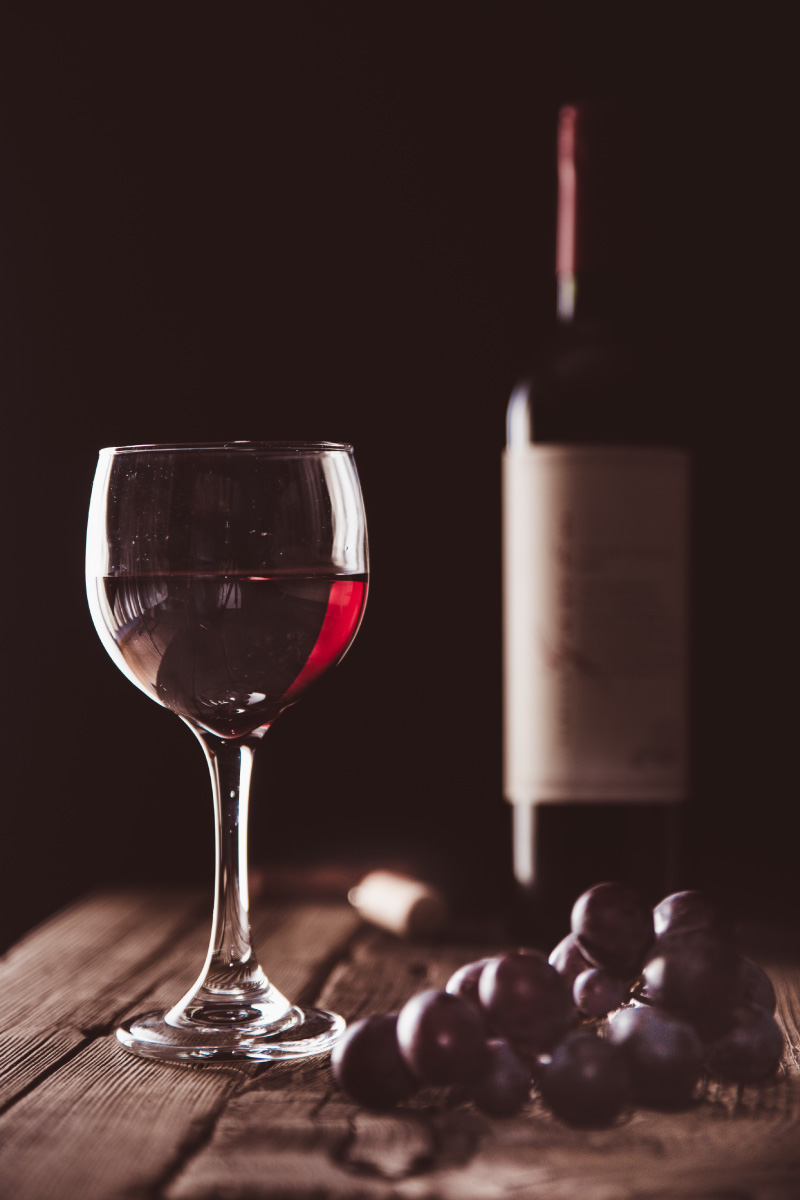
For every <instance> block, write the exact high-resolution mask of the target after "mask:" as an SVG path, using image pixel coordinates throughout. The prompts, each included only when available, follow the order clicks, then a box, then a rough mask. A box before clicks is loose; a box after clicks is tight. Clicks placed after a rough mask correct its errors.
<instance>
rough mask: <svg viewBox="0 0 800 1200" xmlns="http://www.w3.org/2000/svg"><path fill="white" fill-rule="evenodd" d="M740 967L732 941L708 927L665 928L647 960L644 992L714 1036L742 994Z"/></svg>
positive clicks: (702, 1030)
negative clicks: (675, 931)
mask: <svg viewBox="0 0 800 1200" xmlns="http://www.w3.org/2000/svg"><path fill="white" fill-rule="evenodd" d="M738 971H739V956H738V955H737V954H736V952H735V951H734V950H733V948H732V947H731V946H730V945H728V944H727V943H725V942H722V941H720V940H719V939H717V938H714V937H710V936H708V935H707V934H704V933H694V934H691V935H689V934H687V935H686V936H682V935H676V936H672V935H666V934H665V935H663V936H662V937H661V938H659V939H658V942H657V943H656V946H655V947H654V950H653V953H652V956H651V958H650V960H649V961H648V962H647V963H646V964H645V968H644V971H643V973H642V979H643V988H642V990H641V995H642V996H643V998H644V999H646V1000H647V1001H649V1003H651V1004H655V1005H657V1006H658V1007H660V1008H665V1009H667V1010H668V1011H669V1012H673V1013H675V1014H676V1015H678V1016H680V1017H683V1019H684V1020H687V1021H689V1022H690V1023H691V1024H692V1025H694V1026H695V1028H696V1029H697V1031H698V1032H699V1033H700V1035H701V1036H702V1037H704V1038H705V1037H713V1036H715V1035H716V1034H718V1033H719V1032H721V1031H722V1030H723V1028H724V1027H725V1025H726V1022H727V1021H728V1019H729V1013H730V1010H731V1008H732V1007H733V1004H734V1003H735V1002H736V1000H737V999H738V994H739V986H738Z"/></svg>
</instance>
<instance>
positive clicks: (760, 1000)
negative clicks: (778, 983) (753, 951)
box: [739, 957, 778, 1014]
mask: <svg viewBox="0 0 800 1200" xmlns="http://www.w3.org/2000/svg"><path fill="white" fill-rule="evenodd" d="M739 996H740V998H741V999H742V1000H743V1001H744V1002H745V1003H746V1004H757V1005H758V1006H759V1008H763V1009H764V1010H765V1011H766V1012H768V1013H770V1014H772V1013H774V1012H775V1009H776V1008H777V1007H778V998H777V996H776V995H775V988H774V987H773V986H772V980H771V979H770V977H769V975H768V974H767V973H766V971H764V970H762V968H761V967H760V966H759V965H758V963H754V962H753V961H752V959H750V958H744V957H742V958H740V959H739Z"/></svg>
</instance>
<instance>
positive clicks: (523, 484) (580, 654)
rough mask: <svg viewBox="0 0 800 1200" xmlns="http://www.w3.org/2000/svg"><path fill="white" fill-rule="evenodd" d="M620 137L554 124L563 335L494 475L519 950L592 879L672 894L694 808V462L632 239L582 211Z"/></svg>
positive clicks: (511, 427) (560, 917)
mask: <svg viewBox="0 0 800 1200" xmlns="http://www.w3.org/2000/svg"><path fill="white" fill-rule="evenodd" d="M587 126H588V135H589V136H588V145H587V137H586V136H585V135H586V127H587ZM613 133H614V131H613V130H612V133H611V134H609V128H608V120H607V117H606V115H605V114H604V121H603V122H602V123H601V125H600V135H599V138H598V136H597V129H596V128H593V127H592V125H591V124H590V122H588V121H585V122H584V128H583V135H581V113H580V112H579V111H578V110H575V109H574V108H570V109H568V110H562V120H561V123H560V132H559V182H560V187H559V230H558V234H557V247H558V249H557V278H558V281H559V300H558V321H557V324H556V326H555V328H554V331H553V336H552V338H551V339H550V347H549V353H548V354H547V355H546V356H542V357H541V358H540V361H539V362H538V363H537V364H536V366H535V368H534V370H533V372H532V373H531V375H530V376H529V377H528V378H527V379H525V380H524V381H523V382H522V383H520V384H519V385H518V386H517V388H516V389H515V391H514V393H513V394H512V397H511V400H510V403H509V408H508V422H507V444H506V449H505V452H504V462H503V658H504V671H503V675H504V715H503V731H504V792H505V796H506V799H507V800H508V801H510V802H511V804H512V805H513V812H514V822H513V829H514V835H513V836H514V874H515V878H516V881H517V885H518V888H519V891H520V897H521V900H522V902H523V911H524V912H525V913H526V924H527V926H528V929H527V932H528V936H533V937H536V935H539V937H540V939H541V940H542V941H543V942H546V941H547V940H550V941H551V943H552V942H553V940H554V939H557V938H558V937H560V936H562V935H563V934H564V933H565V932H566V931H567V928H568V925H567V922H568V916H569V909H570V906H571V903H572V902H573V901H574V900H575V898H576V897H577V895H578V894H579V893H580V892H581V891H582V890H584V889H585V888H586V887H589V886H591V885H592V884H594V883H598V882H601V881H603V880H608V879H615V880H620V881H622V882H627V883H630V884H632V885H633V886H635V887H637V888H638V889H639V890H640V891H641V892H642V894H643V895H644V896H645V897H646V898H648V899H650V900H651V901H652V902H653V903H655V902H656V901H658V900H659V899H660V898H661V897H662V896H663V895H665V894H667V892H668V891H670V890H674V888H675V887H676V886H677V885H678V882H679V873H678V872H679V866H678V861H677V860H678V850H679V842H680V824H681V819H680V818H681V806H682V803H683V801H684V800H685V798H686V796H687V794H688V777H689V767H688V756H689V749H688V669H689V663H688V645H689V628H688V618H689V605H688V594H689V584H688V576H687V572H688V561H689V550H688V537H689V465H688V456H687V455H686V453H685V451H684V449H683V448H682V447H681V445H680V431H679V429H678V428H677V427H676V426H677V425H678V424H679V421H675V417H676V414H677V410H678V406H677V405H676V406H671V405H670V404H669V403H668V402H666V403H665V401H664V399H663V398H662V399H661V401H660V402H659V401H658V400H657V399H656V397H655V395H654V394H653V393H654V391H655V388H654V386H653V384H654V381H653V377H652V372H650V371H648V369H647V367H646V356H644V355H643V354H642V352H641V347H640V345H639V344H638V342H637V338H636V336H635V335H632V334H631V323H630V322H627V321H626V320H625V304H624V301H625V298H626V296H627V297H628V299H629V300H630V288H629V285H628V284H626V281H625V279H624V272H620V275H618V276H616V277H615V275H614V268H615V266H616V267H619V266H620V263H623V264H624V263H625V262H626V261H629V260H630V256H629V254H627V257H626V255H621V256H618V257H615V256H614V253H613V245H611V244H609V240H608V239H609V238H610V239H611V241H612V242H613V237H614V236H619V232H618V231H619V230H624V232H625V236H626V237H627V235H628V226H627V225H626V223H625V222H624V221H620V219H619V214H618V213H617V214H616V217H615V219H616V225H615V228H616V230H617V233H616V234H614V231H613V230H611V232H610V224H609V222H608V221H604V222H601V223H600V225H599V226H598V225H596V224H595V225H594V226H593V224H592V211H591V210H590V211H589V212H588V213H587V211H586V203H587V201H589V200H592V201H596V202H597V207H598V211H600V212H601V213H602V212H609V211H610V210H611V207H612V203H611V201H612V199H613V196H611V197H610V196H609V195H608V194H605V195H604V194H603V189H606V192H607V190H608V189H609V188H611V187H612V186H613V185H614V183H615V180H614V173H613V172H609V171H606V170H603V171H598V168H597V158H592V150H593V146H592V138H591V135H592V134H594V136H595V142H594V148H596V146H597V144H598V140H599V142H600V148H601V150H607V149H608V147H609V145H611V146H612V149H613V150H614V153H612V154H611V155H610V160H611V162H612V163H614V162H618V161H619V159H620V151H619V139H617V141H616V142H615V140H614V136H613ZM625 148H626V149H627V148H628V143H627V142H625ZM599 157H600V160H601V163H602V160H603V155H602V154H601V155H600V156H599ZM608 159H609V155H606V160H608ZM598 175H599V180H598ZM617 176H619V172H617ZM587 178H588V183H587ZM619 182H620V181H619V178H618V177H617V179H616V183H617V184H619ZM589 184H591V185H592V186H589ZM581 197H583V208H581V207H580V201H581ZM621 204H622V205H623V207H624V196H623V197H622V199H621ZM598 229H599V231H600V236H598ZM603 237H605V239H606V240H605V241H603ZM581 255H583V260H582V261H581V258H580V256H581ZM582 266H585V267H588V268H590V269H587V270H584V271H583V272H582V271H581V267H582ZM594 268H598V269H594ZM673 421H674V426H673V427H672V428H671V427H670V423H671V422H673Z"/></svg>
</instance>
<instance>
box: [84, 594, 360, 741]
mask: <svg viewBox="0 0 800 1200" xmlns="http://www.w3.org/2000/svg"><path fill="white" fill-rule="evenodd" d="M97 585H98V601H99V604H100V606H101V609H102V611H103V614H104V619H105V623H106V626H107V628H108V629H109V632H110V633H111V636H112V637H113V639H114V641H115V643H116V645H117V647H118V648H119V651H120V653H121V655H122V657H123V659H124V661H125V665H126V667H127V668H128V671H129V672H130V674H131V675H133V676H134V677H135V679H136V682H137V683H138V684H139V685H140V687H142V688H143V689H144V690H145V691H147V692H149V693H150V694H151V695H153V696H154V697H155V698H156V699H157V700H159V701H160V702H161V703H162V704H163V705H164V707H165V708H168V709H170V710H171V711H172V712H175V713H177V714H178V716H180V717H184V718H187V719H189V720H192V721H195V722H196V723H197V724H198V725H200V726H202V727H203V729H207V730H209V731H210V732H211V733H215V734H217V736H218V737H223V738H237V737H243V736H245V735H246V734H249V733H252V732H253V730H255V729H258V728H259V727H260V726H262V725H269V724H271V723H272V722H273V721H274V720H275V718H276V717H277V716H278V715H279V714H280V713H281V712H282V711H283V710H284V709H285V708H287V707H288V706H289V705H291V704H294V703H295V701H296V700H298V699H299V697H300V695H301V693H302V692H304V691H305V690H306V688H307V687H308V686H309V685H310V684H311V683H313V682H314V680H316V679H318V678H319V677H320V676H321V675H322V674H323V673H324V672H325V671H327V670H328V668H329V667H331V666H333V665H334V664H335V663H337V662H338V661H339V659H340V658H341V657H342V655H343V654H344V652H345V651H346V650H347V648H348V646H349V645H350V643H351V641H352V640H353V638H354V637H355V634H356V631H357V629H358V626H359V623H360V621H361V615H362V613H363V611H364V605H365V603H366V597H367V580H366V576H364V575H350V576H340V577H328V576H324V575H317V576H314V575H308V576H304V575H275V576H248V575H192V574H176V575H137V576H134V577H127V576H121V577H120V576H117V577H114V576H112V577H106V578H104V579H102V580H98V581H97Z"/></svg>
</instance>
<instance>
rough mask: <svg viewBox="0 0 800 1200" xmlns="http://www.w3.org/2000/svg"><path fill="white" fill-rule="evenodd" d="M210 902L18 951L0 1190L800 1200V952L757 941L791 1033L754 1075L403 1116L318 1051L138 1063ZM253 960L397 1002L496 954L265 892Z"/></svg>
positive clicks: (188, 976) (107, 1194) (87, 908)
mask: <svg viewBox="0 0 800 1200" xmlns="http://www.w3.org/2000/svg"><path fill="white" fill-rule="evenodd" d="M208 922H209V913H208V902H207V898H203V897H196V896H187V895H186V894H185V893H181V894H158V895H156V894H153V893H152V892H151V893H144V892H114V893H104V894H101V895H96V896H93V897H90V898H88V899H87V900H85V901H82V902H80V903H78V904H76V905H74V906H72V907H71V908H69V909H67V910H65V911H64V912H63V913H60V914H58V915H57V916H56V917H54V918H53V919H52V920H50V921H49V922H48V923H47V924H45V925H43V926H42V927H40V928H39V929H38V930H35V931H34V932H33V933H32V934H30V935H29V936H28V937H27V938H26V939H25V940H24V941H22V942H21V943H20V944H19V945H18V946H16V947H15V948H14V949H12V950H11V951H10V952H9V954H8V955H7V956H6V958H5V960H4V963H3V970H2V986H1V987H0V1029H2V1041H1V1042H0V1106H1V1108H0V1112H1V1113H2V1115H0V1196H2V1197H3V1198H4V1200H5V1198H8V1200H12V1198H13V1200H94V1198H97V1200H112V1198H115V1197H119V1198H120V1200H121V1198H123V1197H124V1198H125V1200H137V1198H141V1200H145V1198H147V1200H201V1198H203V1200H212V1198H213V1200H245V1198H246V1197H303V1198H311V1197H315V1198H323V1197H342V1198H346V1200H357V1198H359V1197H370V1198H372V1197H376V1198H377V1197H387V1198H388V1197H392V1198H395V1200H429V1198H434V1197H442V1198H443V1200H445V1198H446V1200H450V1198H452V1200H484V1198H485V1200H499V1198H503V1197H515V1198H522V1200H678V1198H680V1200H798V1198H800V1035H799V1034H798V1028H799V1027H800V962H798V960H797V959H794V960H792V958H791V957H789V958H787V957H781V956H777V957H776V956H774V955H772V956H770V955H769V954H767V955H764V954H762V955H760V957H761V961H762V963H763V965H764V966H766V968H767V969H768V970H769V971H770V974H771V975H772V978H773V981H774V982H775V985H776V988H777V991H778V994H779V1004H780V1007H779V1019H780V1021H781V1024H782V1026H783V1028H784V1030H785V1032H786V1035H787V1047H786V1052H785V1055H784V1060H783V1065H782V1068H781V1072H780V1075H779V1077H778V1078H776V1079H775V1081H774V1082H770V1083H768V1084H766V1085H764V1086H761V1087H747V1088H743V1089H737V1088H736V1087H724V1086H721V1085H719V1084H717V1083H711V1084H709V1085H707V1087H706V1088H705V1090H704V1092H703V1095H702V1097H701V1098H700V1099H699V1100H698V1102H697V1104H696V1105H695V1106H694V1107H693V1108H692V1109H691V1110H690V1111H684V1112H679V1113H669V1114H664V1113H658V1112H653V1111H647V1110H638V1111H635V1112H632V1113H630V1114H628V1115H627V1116H626V1117H625V1118H624V1119H622V1120H621V1121H620V1122H618V1124H617V1125H616V1126H615V1127H613V1128H611V1129H605V1130H597V1131H594V1130H593V1131H589V1132H587V1131H581V1130H575V1129H571V1128H570V1127H568V1126H566V1125H564V1124H562V1123H561V1122H560V1121H558V1120H557V1119H555V1118H554V1117H552V1116H551V1115H550V1114H549V1113H548V1112H547V1111H546V1110H545V1109H544V1108H543V1107H542V1105H541V1103H540V1101H539V1100H538V1099H537V1098H536V1095H535V1093H534V1095H533V1096H532V1098H531V1101H530V1102H529V1104H528V1106H527V1107H526V1109H525V1111H524V1112H523V1113H522V1114H520V1115H519V1116H518V1117H514V1118H510V1119H505V1120H500V1119H496V1120H495V1119H490V1118H488V1117H485V1116H482V1115H481V1114H480V1113H478V1112H477V1111H476V1110H475V1109H474V1108H472V1107H471V1106H470V1105H469V1104H467V1103H466V1102H464V1101H463V1100H461V1099H458V1098H456V1097H447V1096H445V1095H442V1094H440V1093H437V1092H434V1091H429V1092H423V1093H421V1094H420V1095H419V1096H418V1097H417V1098H415V1099H414V1101H413V1102H410V1103H408V1104H407V1105H405V1106H403V1107H402V1108H401V1109H398V1110H397V1111H395V1112H392V1113H389V1114H374V1113H370V1112H366V1111H363V1110H360V1109H359V1108H358V1107H356V1106H355V1105H353V1104H351V1103H350V1102H349V1101H348V1100H347V1099H346V1098H345V1097H344V1096H343V1095H342V1094H341V1093H339V1092H338V1091H337V1089H336V1087H335V1085H334V1083H333V1080H332V1077H331V1073H330V1069H329V1067H328V1065H327V1062H325V1061H319V1060H315V1061H310V1062H306V1063H305V1064H302V1065H296V1064H283V1063H281V1064H276V1065H271V1066H256V1065H244V1066H238V1065H237V1066H233V1067H216V1068H215V1067H203V1066H199V1067H181V1066H171V1065H163V1064H160V1063H154V1062H146V1061H142V1060H139V1059H135V1058H133V1057H131V1056H129V1055H128V1054H126V1053H125V1052H124V1051H123V1050H121V1049H120V1048H119V1047H118V1046H117V1044H116V1041H115V1039H114V1036H113V1030H114V1028H115V1026H116V1024H117V1022H118V1021H119V1019H120V1018H121V1017H122V1016H124V1015H125V1014H128V1013H130V1012H133V1011H138V1010H141V1009H143V1008H150V1007H157V1006H159V1005H166V1004H168V1003H170V1002H172V1001H174V1000H175V999H177V997H178V996H179V995H180V994H181V992H182V990H183V988H184V987H186V986H188V984H189V983H190V982H191V981H192V979H193V978H194V976H195V975H196V973H197V970H198V969H199V964H200V962H201V960H202V958H203V955H204V952H205V943H206V939H207V935H208ZM253 925H254V933H255V937H256V945H257V946H258V947H259V949H260V956H261V959H262V961H263V963H264V965H265V967H266V969H267V970H268V972H269V973H270V975H271V976H272V978H273V979H274V981H275V982H276V983H277V985H278V986H279V987H280V988H281V989H282V990H283V991H284V992H285V993H287V994H288V995H290V996H291V997H292V998H293V999H294V1000H296V1001H298V1002H306V1003H319V1004H322V1005H324V1006H326V1007H330V1008H333V1009H336V1010H338V1011H339V1012H342V1013H344V1014H345V1015H346V1016H348V1017H351V1018H352V1017H357V1016H359V1015H361V1014H364V1013H367V1012H373V1011H386V1010H389V1009H396V1008H397V1007H398V1005H400V1004H401V1003H402V1002H403V1001H404V1000H405V999H406V998H407V997H408V996H410V995H412V994H413V993H414V992H415V991H418V990H420V989H421V988H422V987H426V986H442V985H443V984H444V982H445V980H446V979H447V977H448V975H449V974H450V973H451V972H452V970H453V969H454V968H455V967H456V966H458V965H460V964H461V963H462V962H464V961H467V960H468V959H470V958H472V957H477V956H479V955H480V954H483V953H486V952H487V951H496V950H497V948H498V947H497V946H496V945H495V946H487V945H465V944H461V945H457V946H456V945H452V944H442V945H438V946H424V945H412V944H405V943H402V942H399V941H397V940H395V939H393V938H392V937H390V936H389V935H384V934H382V933H380V932H378V931H376V930H374V929H371V928H369V927H367V926H365V925H362V924H361V923H360V921H359V918H358V917H357V915H356V914H355V913H354V912H353V910H352V909H350V908H349V907H347V906H346V905H344V904H324V905H322V904H304V903H295V902H287V901H284V902H277V901H276V902H270V903H269V904H263V905H259V907H258V909H257V911H256V912H255V914H254V922H253Z"/></svg>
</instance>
